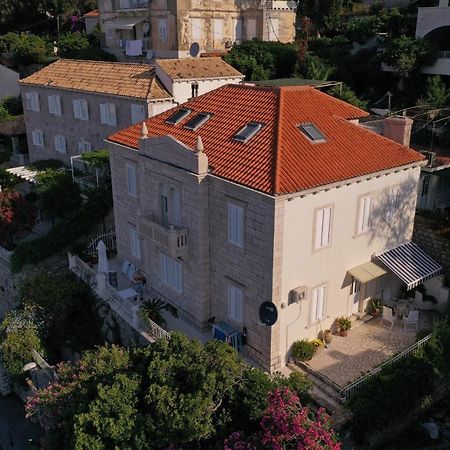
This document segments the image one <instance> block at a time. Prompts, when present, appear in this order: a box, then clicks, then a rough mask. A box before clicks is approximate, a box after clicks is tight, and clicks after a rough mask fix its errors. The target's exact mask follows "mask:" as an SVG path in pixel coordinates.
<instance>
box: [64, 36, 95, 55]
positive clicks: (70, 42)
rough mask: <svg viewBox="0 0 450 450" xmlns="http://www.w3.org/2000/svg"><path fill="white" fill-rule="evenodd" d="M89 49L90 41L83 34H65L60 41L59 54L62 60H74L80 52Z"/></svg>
mask: <svg viewBox="0 0 450 450" xmlns="http://www.w3.org/2000/svg"><path fill="white" fill-rule="evenodd" d="M87 48H89V40H88V38H87V37H86V36H85V35H82V34H81V33H78V32H77V33H68V34H63V35H62V36H61V37H60V38H59V40H58V52H59V55H60V56H61V57H62V58H74V55H75V54H76V53H77V52H78V51H80V50H85V49H87Z"/></svg>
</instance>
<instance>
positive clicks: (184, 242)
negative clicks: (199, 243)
mask: <svg viewBox="0 0 450 450" xmlns="http://www.w3.org/2000/svg"><path fill="white" fill-rule="evenodd" d="M139 233H140V235H141V236H142V237H143V238H144V239H150V240H151V241H153V242H154V243H155V244H156V245H158V246H159V247H161V248H162V249H164V250H165V251H166V252H168V254H169V256H170V257H171V258H178V257H180V258H183V259H187V257H188V250H189V247H188V234H189V229H188V228H184V227H181V228H178V227H175V226H174V225H170V226H169V228H166V227H164V226H162V225H160V224H159V223H158V222H157V220H156V219H155V217H154V216H152V215H145V216H140V217H139Z"/></svg>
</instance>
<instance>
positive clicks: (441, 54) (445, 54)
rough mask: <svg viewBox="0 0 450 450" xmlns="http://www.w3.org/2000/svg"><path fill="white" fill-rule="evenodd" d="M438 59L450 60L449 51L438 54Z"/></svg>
mask: <svg viewBox="0 0 450 450" xmlns="http://www.w3.org/2000/svg"><path fill="white" fill-rule="evenodd" d="M438 58H446V59H447V58H450V51H449V50H442V51H440V52H438Z"/></svg>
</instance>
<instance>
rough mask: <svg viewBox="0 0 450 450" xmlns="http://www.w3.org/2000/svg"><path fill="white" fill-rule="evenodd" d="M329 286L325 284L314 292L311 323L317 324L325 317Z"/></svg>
mask: <svg viewBox="0 0 450 450" xmlns="http://www.w3.org/2000/svg"><path fill="white" fill-rule="evenodd" d="M326 289H327V285H326V284H323V285H322V286H318V287H316V288H314V289H313V290H312V293H311V311H310V323H311V324H313V323H316V322H317V321H318V320H321V319H323V318H324V317H325V297H326Z"/></svg>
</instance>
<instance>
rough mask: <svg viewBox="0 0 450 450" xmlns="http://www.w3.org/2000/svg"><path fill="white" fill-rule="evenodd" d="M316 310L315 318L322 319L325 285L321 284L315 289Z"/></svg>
mask: <svg viewBox="0 0 450 450" xmlns="http://www.w3.org/2000/svg"><path fill="white" fill-rule="evenodd" d="M317 291H318V292H317V312H316V320H319V319H322V318H323V316H324V309H325V286H321V287H320V288H318V289H317Z"/></svg>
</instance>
